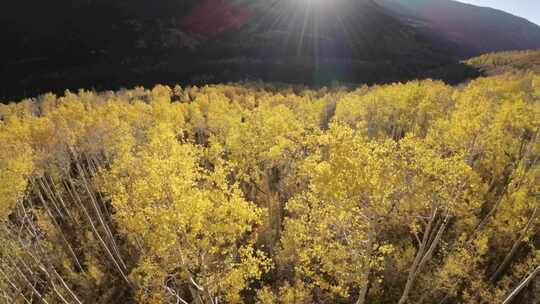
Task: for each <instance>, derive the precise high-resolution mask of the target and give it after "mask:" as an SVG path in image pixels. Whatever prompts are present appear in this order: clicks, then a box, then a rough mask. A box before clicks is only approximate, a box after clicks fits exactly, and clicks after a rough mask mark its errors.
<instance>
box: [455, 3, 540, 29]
mask: <svg viewBox="0 0 540 304" xmlns="http://www.w3.org/2000/svg"><path fill="white" fill-rule="evenodd" d="M459 1H460V2H465V3H470V4H474V5H478V6H487V7H492V8H496V9H500V10H503V11H506V12H509V13H511V14H514V15H516V16H520V17H524V18H526V19H528V20H529V21H532V22H534V23H536V24H538V25H540V0H459Z"/></svg>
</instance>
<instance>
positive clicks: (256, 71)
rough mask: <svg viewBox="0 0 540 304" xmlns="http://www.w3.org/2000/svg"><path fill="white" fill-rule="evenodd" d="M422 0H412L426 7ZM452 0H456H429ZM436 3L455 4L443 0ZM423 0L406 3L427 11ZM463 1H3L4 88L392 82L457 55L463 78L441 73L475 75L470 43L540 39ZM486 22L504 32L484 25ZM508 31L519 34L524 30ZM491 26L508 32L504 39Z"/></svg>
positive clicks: (485, 45)
mask: <svg viewBox="0 0 540 304" xmlns="http://www.w3.org/2000/svg"><path fill="white" fill-rule="evenodd" d="M418 1H419V0H418ZM418 1H414V2H410V3H411V6H413V4H416V5H417V6H416V8H418V5H420V4H421V2H418ZM447 2H448V3H453V2H450V1H448V0H444V1H443V0H437V1H430V2H429V3H441V5H442V4H444V3H447ZM392 3H394V2H392ZM396 3H397V2H396ZM407 3H409V2H407ZM433 5H434V4H433ZM454 6H455V5H453V4H452V5H450V7H451V8H453V7H454ZM421 7H424V6H423V5H422V6H421ZM426 7H427V6H426ZM429 7H431V6H429ZM434 7H435V8H436V9H440V10H442V9H444V10H443V12H446V6H434ZM414 8H415V7H412V8H409V10H403V12H409V13H407V14H408V15H407V16H409V15H410V16H413V17H414V20H416V21H417V20H420V19H421V18H424V17H423V16H424V15H423V12H422V11H420V12H418V10H414ZM435 8H434V10H435ZM458 8H459V9H450V10H449V12H450V13H449V15H448V18H447V19H444V18H438V19H440V20H442V21H445V23H444V24H443V25H444V26H442V25H441V26H440V27H435V26H433V25H430V26H427V27H421V26H420V27H419V26H418V24H417V23H418V22H416V21H415V22H410V19H411V18H412V17H411V18H405V19H404V18H403V16H402V15H403V13H400V14H396V9H395V6H392V5H388V3H387V2H385V3H382V2H381V1H373V0H338V1H333V2H332V4H330V3H329V2H328V1H319V0H317V1H315V0H310V1H308V0H301V1H297V0H273V1H267V0H264V1H263V0H255V1H246V0H204V1H195V0H189V1H176V0H157V1H151V2H150V1H144V0H133V1H126V0H108V1H106V0H72V1H68V0H58V1H54V2H46V1H38V0H20V1H16V0H8V1H5V3H4V4H3V5H2V7H0V26H1V27H2V28H3V29H4V31H3V33H2V35H1V36H0V43H1V45H2V46H3V47H2V48H1V49H0V57H1V58H2V60H1V61H0V81H1V82H2V83H3V85H2V86H1V87H0V99H16V98H20V97H24V96H34V95H37V94H40V93H43V92H48V91H55V92H59V93H60V92H62V91H63V90H65V89H66V88H69V89H73V90H76V89H78V88H88V89H96V90H107V89H118V88H121V87H133V86H137V85H147V86H151V85H154V84H156V83H169V84H175V83H182V84H197V83H209V82H210V83H219V82H228V81H238V80H246V79H248V80H255V79H263V80H267V81H273V82H287V83H303V84H310V85H326V84H329V83H332V82H334V81H339V82H344V83H367V84H374V83H389V82H392V81H405V80H409V79H415V78H423V77H424V75H426V74H427V73H428V71H434V70H437V69H440V68H441V67H443V66H448V65H449V66H453V67H454V68H455V70H456V72H454V73H453V78H455V79H450V78H444V77H441V78H443V79H445V80H449V81H451V82H459V81H461V80H463V79H466V78H471V75H474V74H475V72H474V71H471V70H470V69H469V68H468V67H466V66H464V65H462V64H460V63H459V62H458V60H459V59H462V58H463V56H464V54H477V53H478V52H480V51H482V52H483V51H490V52H491V51H496V50H499V49H523V48H532V47H533V46H534V45H535V44H534V43H533V42H534V41H540V39H537V35H536V33H537V31H536V30H535V28H534V26H532V25H531V24H528V23H526V22H525V21H524V20H522V19H519V18H515V17H513V16H510V15H508V14H503V13H501V12H497V13H493V11H492V10H488V9H483V8H476V7H471V6H459V7H458ZM400 11H401V9H400ZM438 14H439V15H440V14H441V11H438ZM445 14H446V13H444V14H443V15H445ZM452 14H454V15H452ZM456 14H464V16H466V17H467V16H468V17H467V19H466V21H467V20H469V21H470V20H476V21H475V22H476V23H474V24H472V23H471V24H470V23H467V22H469V21H467V22H465V24H467V26H471V29H472V30H471V33H474V35H472V36H470V37H469V36H466V37H465V38H466V39H458V40H456V39H453V38H452V39H450V38H451V37H450V36H452V35H450V34H449V33H450V32H451V33H454V32H455V29H452V30H448V29H447V27H451V26H454V27H456V28H457V27H459V26H462V24H463V22H461V20H460V19H459V18H457V17H456V16H457V15H456ZM428 15H429V14H428ZM484 15H489V16H491V18H485V17H484ZM492 15H493V16H492ZM96 16H99V18H96ZM477 16H478V18H476V17H477ZM453 17H456V18H454V19H452V18H453ZM480 17H481V18H480ZM477 19H478V20H477ZM458 21H459V22H458ZM499 21H500V22H499ZM471 22H472V21H471ZM494 22H495V23H497V24H494ZM499 23H501V24H499ZM475 28H477V29H478V30H475ZM486 28H488V29H490V30H491V29H494V30H496V31H495V33H496V35H492V34H489V35H486V34H485V29H486ZM508 33H520V35H518V36H517V38H516V39H517V40H516V39H510V38H508V36H509V34H508ZM449 35H450V36H449ZM494 36H496V37H501V39H500V40H497V41H496V43H495V42H493V41H492V40H493V39H495V38H493V37H494ZM452 37H453V36H452ZM504 37H506V38H504ZM502 38H504V39H502ZM471 41H472V42H476V44H477V45H475V46H471V44H470V43H471ZM480 45H481V46H482V47H480ZM462 75H465V76H462Z"/></svg>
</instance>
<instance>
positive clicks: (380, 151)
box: [0, 72, 540, 304]
mask: <svg viewBox="0 0 540 304" xmlns="http://www.w3.org/2000/svg"><path fill="white" fill-rule="evenodd" d="M539 128H540V76H539V75H537V74H534V73H528V72H522V73H513V74H503V75H498V76H491V77H485V78H478V79H476V80H473V81H471V82H469V83H467V84H463V85H460V86H457V87H451V86H448V85H446V84H444V83H442V82H439V81H433V80H422V81H411V82H407V83H395V84H390V85H375V86H369V87H368V86H360V87H356V88H354V89H350V88H340V87H329V88H321V89H308V88H307V87H300V86H290V87H285V86H277V85H270V84H266V83H262V82H253V83H244V84H228V85H208V86H200V87H195V86H193V87H180V86H176V87H169V86H162V85H158V86H155V87H154V88H152V89H144V88H134V89H130V90H125V89H124V90H119V91H116V92H112V91H111V92H101V93H96V92H93V91H85V90H80V91H78V92H77V93H74V92H69V91H66V92H65V94H63V95H62V96H55V95H53V94H45V95H41V96H39V97H36V98H32V99H26V100H22V101H20V102H17V103H11V104H8V105H3V106H0V244H1V246H0V299H1V300H0V302H2V303H17V304H19V303H20V304H31V303H46V304H56V303H59V304H61V303H63V304H83V303H150V304H154V303H155V304H157V303H171V304H173V303H182V304H218V303H260V304H271V303H281V304H302V303H306V304H307V303H356V304H363V303H398V304H404V303H449V304H450V303H505V304H506V303H537V302H538V301H540V293H539V292H538V290H539V289H540V280H535V276H536V274H537V273H538V272H540V205H539V204H540V201H539V200H540V162H539V159H540V138H539V136H540V134H539Z"/></svg>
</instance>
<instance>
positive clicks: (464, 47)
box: [376, 0, 540, 57]
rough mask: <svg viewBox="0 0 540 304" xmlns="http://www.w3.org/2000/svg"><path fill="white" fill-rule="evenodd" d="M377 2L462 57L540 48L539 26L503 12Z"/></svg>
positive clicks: (442, 1) (431, 0)
mask: <svg viewBox="0 0 540 304" xmlns="http://www.w3.org/2000/svg"><path fill="white" fill-rule="evenodd" d="M376 1H377V3H378V4H379V5H381V6H383V7H384V8H386V9H388V11H390V12H392V13H393V14H394V16H396V17H398V18H399V19H400V20H402V21H404V22H406V23H408V24H410V25H413V26H415V28H416V29H417V30H419V31H421V32H423V33H425V34H426V35H428V36H430V37H433V38H434V39H439V40H440V42H441V43H446V44H447V45H448V46H449V47H451V48H452V49H453V50H454V51H455V52H457V53H458V54H459V55H461V56H462V57H470V56H476V55H479V54H481V53H486V52H497V51H505V50H527V49H537V48H540V26H538V25H536V24H534V23H532V22H529V21H527V20H526V19H523V18H520V17H517V16H514V15H511V14H508V13H506V12H503V11H499V10H495V9H491V8H486V7H478V6H474V5H470V4H465V3H461V2H457V1H453V0H376Z"/></svg>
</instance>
